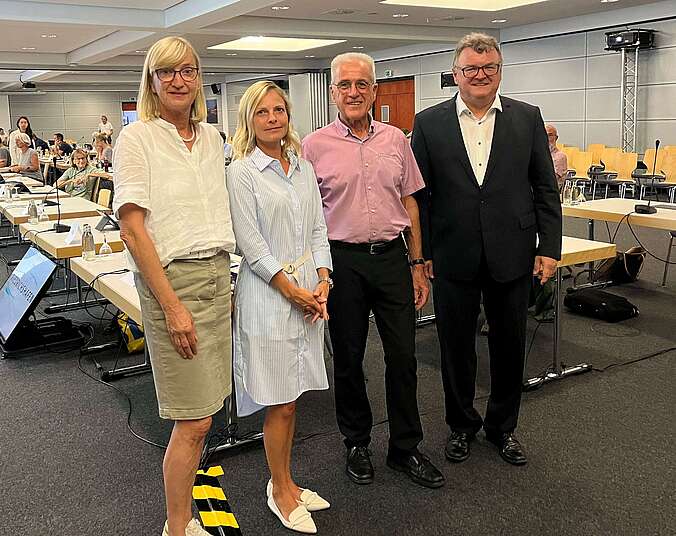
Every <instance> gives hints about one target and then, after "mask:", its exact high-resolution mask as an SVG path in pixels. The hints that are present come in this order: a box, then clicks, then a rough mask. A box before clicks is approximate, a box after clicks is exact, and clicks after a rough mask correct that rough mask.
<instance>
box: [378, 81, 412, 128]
mask: <svg viewBox="0 0 676 536" xmlns="http://www.w3.org/2000/svg"><path fill="white" fill-rule="evenodd" d="M373 107H374V110H373V117H374V119H375V120H376V121H382V122H383V123H388V124H390V125H392V126H395V127H397V128H400V129H401V130H404V131H405V132H410V131H411V130H413V118H414V117H415V82H414V80H413V78H405V79H397V80H385V81H379V82H378V95H377V97H376V101H375V103H374V105H373Z"/></svg>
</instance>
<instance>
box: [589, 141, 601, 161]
mask: <svg viewBox="0 0 676 536" xmlns="http://www.w3.org/2000/svg"><path fill="white" fill-rule="evenodd" d="M605 148H606V146H605V144H603V143H590V144H589V145H587V152H590V153H591V154H592V164H598V163H600V162H601V153H602V152H603V149H605Z"/></svg>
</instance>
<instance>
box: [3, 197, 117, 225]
mask: <svg viewBox="0 0 676 536" xmlns="http://www.w3.org/2000/svg"><path fill="white" fill-rule="evenodd" d="M59 195H60V194H59ZM59 201H60V203H61V204H60V206H47V207H45V212H46V213H47V216H48V217H49V219H50V220H57V219H59V217H60V218H61V219H62V220H63V219H67V218H83V217H86V216H96V215H97V214H99V213H100V212H101V211H107V210H109V209H108V207H105V206H103V205H98V204H96V203H94V202H93V201H89V199H83V198H82V197H66V198H65V199H60V200H59ZM27 207H28V200H23V201H22V200H18V201H17V200H12V201H11V202H8V203H3V204H2V205H0V210H1V211H2V214H3V216H5V218H7V220H9V222H10V223H11V224H12V225H20V224H22V223H25V222H27V221H28V214H27V210H26V209H27ZM59 209H60V211H59ZM59 212H60V216H59Z"/></svg>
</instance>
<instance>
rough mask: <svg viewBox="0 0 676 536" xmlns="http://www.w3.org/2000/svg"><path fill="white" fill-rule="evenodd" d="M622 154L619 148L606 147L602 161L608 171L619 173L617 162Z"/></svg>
mask: <svg viewBox="0 0 676 536" xmlns="http://www.w3.org/2000/svg"><path fill="white" fill-rule="evenodd" d="M621 154H622V151H621V150H620V149H619V147H605V148H604V149H603V151H601V161H603V163H604V164H605V166H606V171H617V170H616V169H615V168H616V164H615V162H616V160H617V158H618V157H619V155H621Z"/></svg>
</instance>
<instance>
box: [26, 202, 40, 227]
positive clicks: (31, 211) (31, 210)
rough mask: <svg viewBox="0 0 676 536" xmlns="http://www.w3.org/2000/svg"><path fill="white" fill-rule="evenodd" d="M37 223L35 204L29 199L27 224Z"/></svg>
mask: <svg viewBox="0 0 676 536" xmlns="http://www.w3.org/2000/svg"><path fill="white" fill-rule="evenodd" d="M37 222H38V206H37V205H36V204H35V200H33V199H31V200H30V201H29V202H28V223H37Z"/></svg>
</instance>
